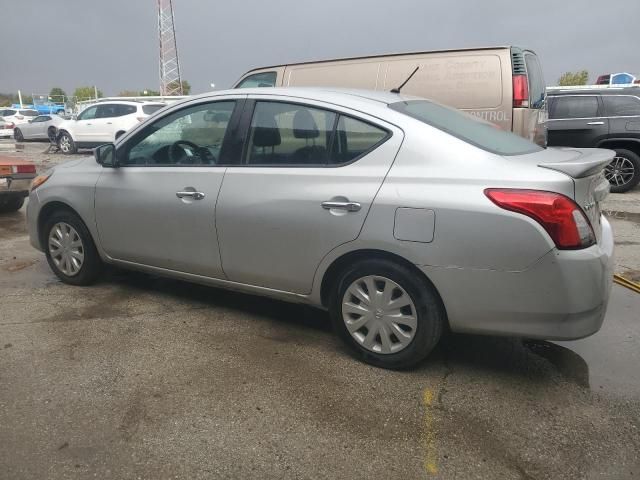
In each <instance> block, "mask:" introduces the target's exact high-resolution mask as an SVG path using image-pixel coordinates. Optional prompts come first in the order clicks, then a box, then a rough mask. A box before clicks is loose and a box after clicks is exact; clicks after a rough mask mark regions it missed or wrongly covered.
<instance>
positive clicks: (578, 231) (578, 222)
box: [484, 188, 596, 250]
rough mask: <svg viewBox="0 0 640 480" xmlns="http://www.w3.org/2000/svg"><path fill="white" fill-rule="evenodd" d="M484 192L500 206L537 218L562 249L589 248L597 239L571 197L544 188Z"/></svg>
mask: <svg viewBox="0 0 640 480" xmlns="http://www.w3.org/2000/svg"><path fill="white" fill-rule="evenodd" d="M484 194H485V195H486V196H487V197H489V199H490V200H491V201H492V202H493V203H495V204H496V205H498V206H499V207H500V208H504V209H505V210H510V211H512V212H516V213H521V214H523V215H526V216H528V217H530V218H532V219H534V220H535V221H536V222H538V223H539V224H540V225H542V227H543V228H544V229H545V230H546V231H547V233H548V234H549V236H550V237H551V239H552V240H553V242H554V243H555V244H556V247H558V248H559V249H561V250H575V249H579V248H586V247H589V246H591V245H593V244H594V243H595V241H596V239H595V234H594V233H593V228H592V226H591V224H590V223H589V220H587V217H585V215H584V213H583V212H582V210H581V209H580V207H579V206H578V205H577V204H576V202H574V201H573V200H571V199H570V198H569V197H565V196H564V195H561V194H559V193H554V192H545V191H541V190H516V189H507V188H487V189H486V190H485V191H484Z"/></svg>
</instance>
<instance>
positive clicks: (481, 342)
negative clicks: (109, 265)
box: [105, 269, 589, 388]
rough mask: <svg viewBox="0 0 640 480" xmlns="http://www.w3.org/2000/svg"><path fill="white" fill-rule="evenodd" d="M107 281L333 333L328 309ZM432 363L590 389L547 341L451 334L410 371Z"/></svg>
mask: <svg viewBox="0 0 640 480" xmlns="http://www.w3.org/2000/svg"><path fill="white" fill-rule="evenodd" d="M105 282H108V283H111V284H114V285H117V286H118V287H123V288H126V289H133V290H141V291H145V292H152V293H155V294H159V295H162V296H167V297H169V298H173V299H176V300H178V301H181V302H184V301H190V302H194V303H198V304H201V305H205V306H210V307H211V308H221V307H222V308H225V309H231V310H235V311H237V312H238V313H240V314H249V315H256V316H260V317H263V318H266V319H268V320H269V321H271V322H273V323H274V324H276V325H282V326H283V327H286V325H295V326H296V327H300V326H302V327H306V328H310V329H313V330H314V331H316V332H317V333H321V334H322V333H324V334H326V335H333V333H332V327H331V322H330V319H329V315H328V313H327V312H325V311H323V310H320V309H317V308H314V307H310V306H307V305H300V304H292V303H287V302H283V301H279V300H273V299H270V298H266V297H260V296H254V295H249V294H244V293H238V292H233V291H229V290H224V289H219V288H214V287H209V286H203V285H197V284H192V283H188V282H183V281H179V280H173V279H167V278H162V277H157V276H154V275H149V274H146V273H140V272H133V271H123V270H117V269H110V270H109V272H108V274H107V276H106V278H105ZM340 345H341V346H340V347H338V348H339V350H341V351H342V352H343V353H344V354H345V355H350V354H351V352H350V351H349V349H348V348H347V347H346V346H343V345H342V344H341V343H340ZM434 362H438V363H440V362H444V363H445V365H446V366H448V367H449V368H462V369H475V370H476V371H477V370H478V369H480V370H482V371H486V372H487V373H490V374H494V373H502V374H508V375H514V376H517V377H526V378H528V379H532V380H536V379H538V380H544V379H547V378H548V376H549V372H550V370H555V371H558V372H559V373H560V374H562V375H563V376H564V377H565V378H566V379H567V380H568V381H570V382H572V383H575V384H577V385H578V386H580V387H584V388H588V387H589V367H588V365H587V363H586V362H585V361H584V360H583V359H582V357H580V355H578V354H577V353H575V352H573V351H571V350H570V349H568V348H565V347H562V346H560V345H556V344H554V343H551V342H547V341H543V340H526V339H521V338H513V337H497V336H481V335H464V334H452V333H449V334H446V335H445V336H444V337H443V338H442V340H441V342H440V344H439V345H438V347H437V348H436V349H435V350H434V352H432V354H431V355H430V356H429V357H428V358H427V360H426V361H424V362H422V363H420V364H419V365H418V366H416V367H414V368H413V369H411V371H413V372H419V371H420V370H422V369H430V368H431V367H432V366H433V363H434Z"/></svg>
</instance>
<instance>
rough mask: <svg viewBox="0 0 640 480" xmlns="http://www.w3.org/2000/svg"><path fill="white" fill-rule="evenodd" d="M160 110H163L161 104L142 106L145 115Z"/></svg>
mask: <svg viewBox="0 0 640 480" xmlns="http://www.w3.org/2000/svg"><path fill="white" fill-rule="evenodd" d="M161 108H164V105H162V104H161V103H159V104H157V105H143V106H142V112H143V113H145V114H146V115H151V114H152V113H155V112H157V111H158V110H160V109H161Z"/></svg>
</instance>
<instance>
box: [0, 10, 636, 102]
mask: <svg viewBox="0 0 640 480" xmlns="http://www.w3.org/2000/svg"><path fill="white" fill-rule="evenodd" d="M174 13H175V21H176V36H177V39H178V50H179V53H180V63H181V69H182V76H183V78H184V79H186V80H188V81H189V82H190V83H191V84H192V86H193V92H194V93H199V92H204V91H208V90H210V89H211V88H210V86H209V85H210V83H212V82H213V83H215V84H216V89H218V88H226V87H229V86H230V85H231V84H232V83H233V82H234V81H235V80H236V79H237V78H238V77H239V76H240V75H241V74H242V73H243V72H245V71H247V70H249V69H251V68H253V67H258V66H265V65H273V64H280V63H287V62H296V61H306V60H313V59H326V58H336V57H345V56H360V55H372V54H380V53H391V52H403V51H417V50H432V49H445V48H458V47H473V46H490V45H520V46H525V47H528V48H532V49H533V50H535V51H536V52H537V53H538V55H539V56H540V58H541V62H542V67H543V69H544V70H545V76H546V79H547V83H548V84H554V83H555V82H556V81H557V79H558V77H559V76H560V74H561V73H562V72H564V71H567V70H578V69H587V70H588V71H589V72H590V80H591V81H593V80H594V79H595V77H596V76H597V75H599V74H602V73H610V72H618V71H630V72H632V73H640V49H639V45H640V33H639V32H640V30H639V28H638V18H640V0H616V1H614V2H603V1H593V2H592V1H591V0H560V1H558V0H533V1H529V2H523V1H517V0H516V1H514V0H464V1H463V0H449V1H442V0H391V1H386V2H376V1H374V0H314V1H308V0H307V1H305V0H270V1H264V0H244V1H230V0H217V1H214V0H174ZM0 24H1V25H2V47H0V92H15V91H17V90H18V89H21V90H22V91H23V92H26V93H48V91H49V90H50V88H51V87H54V86H61V87H62V88H63V89H65V90H66V91H67V93H71V92H72V91H73V89H74V88H75V87H77V86H81V85H94V84H95V85H97V86H98V88H99V89H101V90H102V91H103V92H104V93H105V94H106V95H115V94H117V93H118V92H120V91H121V90H125V89H126V90H142V89H145V88H149V89H156V90H157V89H158V88H159V80H158V38H157V17H156V0H54V1H50V0H47V1H45V0H0Z"/></svg>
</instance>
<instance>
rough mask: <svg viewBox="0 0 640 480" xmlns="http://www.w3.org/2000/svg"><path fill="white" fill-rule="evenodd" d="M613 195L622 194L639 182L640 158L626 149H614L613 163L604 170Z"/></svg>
mask: <svg viewBox="0 0 640 480" xmlns="http://www.w3.org/2000/svg"><path fill="white" fill-rule="evenodd" d="M604 176H605V178H606V179H607V180H608V181H609V183H610V184H611V191H612V192H613V193H624V192H628V191H629V190H631V189H632V188H633V187H635V186H636V185H638V182H640V156H638V154H636V153H634V152H632V151H631V150H626V149H622V148H621V149H616V156H615V157H614V159H613V161H612V162H611V163H610V164H609V165H607V166H606V167H605V169H604Z"/></svg>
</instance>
